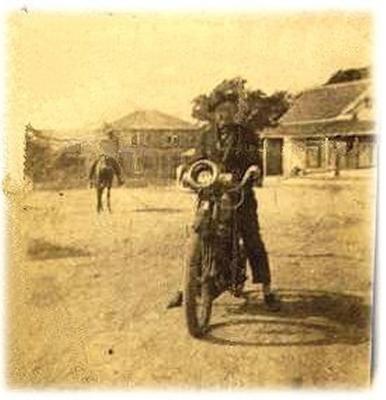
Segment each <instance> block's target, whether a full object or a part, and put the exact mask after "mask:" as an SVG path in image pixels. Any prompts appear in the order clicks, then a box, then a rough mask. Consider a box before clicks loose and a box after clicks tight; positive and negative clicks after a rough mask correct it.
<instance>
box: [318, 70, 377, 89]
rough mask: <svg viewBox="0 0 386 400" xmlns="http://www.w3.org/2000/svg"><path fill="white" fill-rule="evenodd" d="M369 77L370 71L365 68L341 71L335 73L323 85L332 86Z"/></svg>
mask: <svg viewBox="0 0 386 400" xmlns="http://www.w3.org/2000/svg"><path fill="white" fill-rule="evenodd" d="M369 77H370V70H369V68H368V67H366V68H349V69H342V70H339V71H337V72H335V73H334V74H333V75H332V76H331V77H330V79H329V80H328V81H327V82H326V83H325V85H332V84H334V83H343V82H352V81H357V80H361V79H367V78H369Z"/></svg>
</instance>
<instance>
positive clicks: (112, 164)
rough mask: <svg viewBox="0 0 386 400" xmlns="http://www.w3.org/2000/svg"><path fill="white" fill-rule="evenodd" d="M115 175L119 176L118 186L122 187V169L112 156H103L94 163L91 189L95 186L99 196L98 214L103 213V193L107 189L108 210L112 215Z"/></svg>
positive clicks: (91, 173)
mask: <svg viewBox="0 0 386 400" xmlns="http://www.w3.org/2000/svg"><path fill="white" fill-rule="evenodd" d="M114 175H116V176H117V179H118V184H119V186H121V185H122V184H123V180H122V178H121V168H120V166H119V164H118V162H117V161H116V160H115V159H114V158H113V157H110V156H107V155H105V154H102V155H100V156H99V158H98V159H97V160H96V161H95V162H94V163H93V165H92V166H91V170H90V176H89V178H90V187H93V186H95V188H96V195H97V212H98V213H100V212H101V211H103V192H104V190H105V189H107V209H108V210H109V212H110V213H111V187H112V184H113V179H114Z"/></svg>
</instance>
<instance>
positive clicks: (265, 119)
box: [192, 77, 291, 132]
mask: <svg viewBox="0 0 386 400" xmlns="http://www.w3.org/2000/svg"><path fill="white" fill-rule="evenodd" d="M246 83H247V81H246V80H245V79H243V78H241V77H236V78H233V79H229V80H224V81H223V82H221V83H220V84H219V85H217V86H216V87H215V88H214V89H213V90H212V91H211V92H210V93H209V94H201V95H199V96H197V97H196V98H194V99H193V109H192V117H193V118H195V119H197V120H199V121H203V122H207V123H211V122H212V121H213V112H214V109H215V107H216V106H217V105H218V104H220V103H221V102H223V101H233V102H235V103H236V104H237V106H238V113H237V115H236V116H235V123H238V124H240V125H243V126H245V127H247V128H249V129H251V130H253V131H254V132H255V131H258V132H259V131H261V130H263V129H264V128H267V127H272V126H275V125H276V124H277V121H278V119H279V118H280V117H281V116H282V115H283V114H284V113H285V112H286V111H287V110H288V108H289V106H290V102H291V96H290V95H289V94H288V93H287V92H285V91H277V92H275V93H273V94H272V95H271V96H268V95H267V94H266V93H264V92H263V91H262V90H259V89H257V90H251V89H248V88H246Z"/></svg>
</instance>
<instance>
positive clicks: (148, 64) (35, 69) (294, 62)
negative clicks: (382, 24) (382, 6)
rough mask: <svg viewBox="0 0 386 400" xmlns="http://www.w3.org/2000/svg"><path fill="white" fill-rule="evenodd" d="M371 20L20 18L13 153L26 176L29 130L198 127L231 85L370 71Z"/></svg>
mask: <svg viewBox="0 0 386 400" xmlns="http://www.w3.org/2000/svg"><path fill="white" fill-rule="evenodd" d="M372 38H373V36H372V20H371V16H370V15H369V14H365V13H353V12H352V11H351V12H347V11H346V12H345V13H342V12H341V13H336V12H335V13H332V12H329V13H326V12H324V13H322V12H320V11H319V12H314V13H292V14H288V13H287V14H280V13H277V12H276V13H271V14H269V13H264V14H263V13H249V14H235V13H230V12H228V13H224V14H213V13H212V14H208V13H205V14H204V13H198V12H196V13H195V14H177V13H174V14H170V13H169V14H145V13H137V14H122V13H120V14H117V13H113V14H111V13H102V12H99V13H96V12H95V13H91V12H84V13H78V14H76V13H48V12H45V13H42V12H31V11H30V12H28V13H25V12H23V11H18V12H13V13H11V14H9V15H8V18H7V36H6V42H7V62H6V64H7V68H6V72H7V77H6V81H7V84H6V97H7V98H6V109H7V115H6V129H7V142H6V146H7V147H6V154H7V164H8V173H9V174H10V176H14V175H15V179H20V177H21V176H22V165H23V162H24V155H23V154H24V153H23V149H24V127H25V125H26V124H28V123H31V124H32V126H33V127H35V128H37V129H52V130H54V131H56V132H55V135H60V134H62V135H64V136H67V135H68V130H75V131H73V132H72V134H80V135H81V134H83V133H88V131H89V130H90V129H93V128H96V127H98V126H100V125H101V124H102V123H103V122H112V121H114V120H116V119H118V118H121V117H123V116H125V115H127V114H129V113H130V112H133V111H135V110H138V109H153V110H159V111H161V112H164V113H167V114H171V115H173V116H176V117H180V118H182V119H185V120H188V121H189V120H191V117H190V113H191V107H192V103H191V101H192V99H193V98H194V97H196V96H197V95H199V94H202V93H207V92H209V91H210V90H211V89H212V88H213V87H214V86H215V85H216V84H218V83H220V82H221V81H222V80H223V79H230V78H233V77H236V76H242V77H243V78H245V79H247V81H248V85H249V87H250V88H252V89H261V90H263V91H265V92H266V93H267V94H270V93H272V92H274V91H276V90H288V91H290V92H291V93H296V92H298V91H300V90H303V89H305V88H308V87H311V86H315V85H319V84H322V83H324V82H325V81H326V80H327V79H328V78H329V77H330V75H331V74H332V73H334V72H335V71H337V70H338V69H343V68H352V67H363V66H368V65H371V64H372V57H373V51H372V43H371V42H372Z"/></svg>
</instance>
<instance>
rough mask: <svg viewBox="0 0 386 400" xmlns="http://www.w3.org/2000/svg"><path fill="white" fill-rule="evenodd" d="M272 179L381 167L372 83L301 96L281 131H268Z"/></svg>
mask: <svg viewBox="0 0 386 400" xmlns="http://www.w3.org/2000/svg"><path fill="white" fill-rule="evenodd" d="M261 137H262V138H263V144H264V151H263V154H264V171H265V174H266V175H284V176H289V175H297V174H299V173H312V172H318V171H328V170H330V169H335V168H336V166H337V164H338V165H339V168H340V169H352V168H368V167H372V166H373V165H374V164H375V130H374V114H373V97H372V91H371V80H369V79H362V80H356V81H351V82H343V83H334V84H327V85H323V86H319V87H315V88H312V89H308V90H305V91H304V92H302V93H300V94H299V95H298V96H297V97H296V99H295V101H294V103H293V105H292V107H291V108H290V109H289V111H288V112H287V113H286V114H285V115H284V116H283V117H282V118H281V119H280V120H279V125H278V126H277V127H276V128H270V129H267V130H265V131H263V132H262V135H261Z"/></svg>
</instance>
